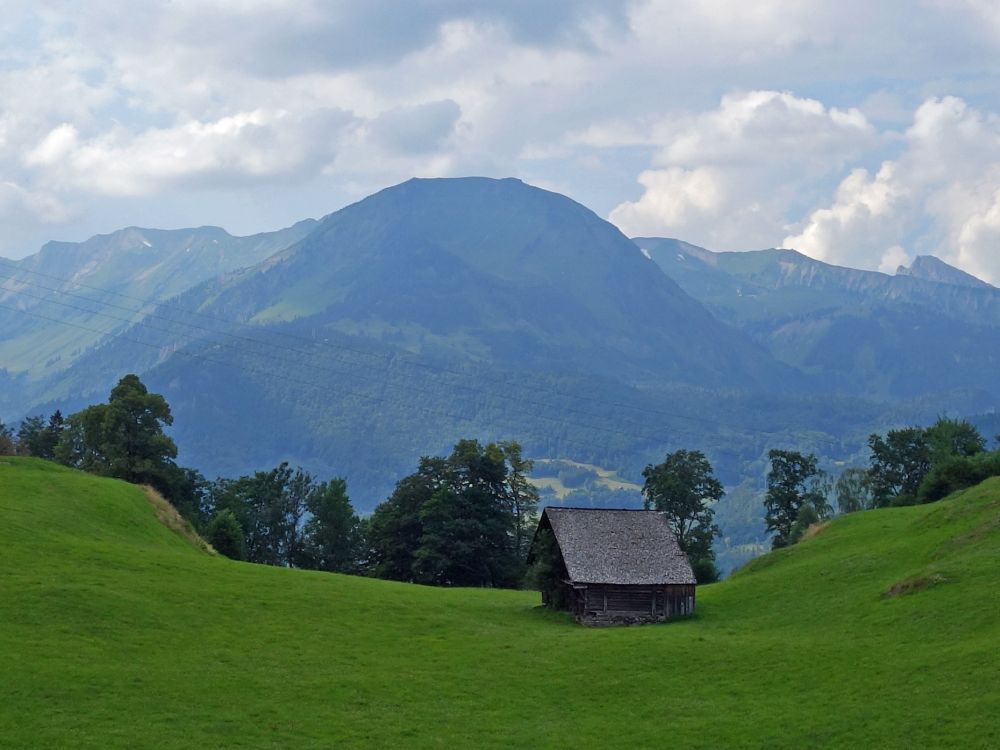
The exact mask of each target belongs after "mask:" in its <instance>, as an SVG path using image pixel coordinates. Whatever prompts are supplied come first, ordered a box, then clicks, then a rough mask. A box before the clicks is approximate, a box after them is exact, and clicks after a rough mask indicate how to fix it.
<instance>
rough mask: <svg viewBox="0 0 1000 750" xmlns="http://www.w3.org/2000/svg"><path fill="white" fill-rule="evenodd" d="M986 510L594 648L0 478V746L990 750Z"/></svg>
mask: <svg viewBox="0 0 1000 750" xmlns="http://www.w3.org/2000/svg"><path fill="white" fill-rule="evenodd" d="M998 507H1000V481H998V480H996V479H994V480H991V481H989V482H987V483H985V484H983V485H980V486H979V487H977V488H972V489H970V490H967V491H965V492H963V493H961V494H959V495H957V496H953V497H952V498H950V499H947V500H943V501H941V502H939V503H934V504H932V505H922V506H917V507H909V508H887V509H882V510H873V511H867V512H864V513H855V514H852V515H849V516H847V517H844V518H839V519H837V520H835V521H833V522H832V523H830V524H829V525H827V526H824V527H822V528H820V529H818V530H817V531H818V533H816V534H815V536H813V537H812V538H811V539H808V540H807V541H805V542H802V543H800V544H798V545H795V546H794V547H791V548H787V549H783V550H779V551H777V552H774V553H771V554H768V555H766V556H765V557H762V558H761V559H759V560H757V561H755V562H754V563H751V565H750V566H748V567H747V568H746V569H745V570H743V571H741V572H739V573H738V574H736V575H734V576H732V577H731V578H730V579H729V580H727V581H724V582H722V583H719V584H712V585H710V586H699V587H698V591H697V602H696V607H697V611H698V616H697V617H695V618H692V619H689V620H684V621H675V622H672V623H670V624H665V625H654V626H644V627H638V628H627V629H622V630H618V631H615V632H609V631H608V630H606V629H601V628H583V627H580V626H578V625H576V624H575V623H573V622H572V621H571V620H569V618H568V617H566V616H564V615H562V614H559V613H555V612H550V611H546V610H543V609H541V608H540V607H539V606H538V605H539V603H540V602H539V595H538V594H537V593H536V592H534V591H501V590H495V589H467V588H436V587H430V586H415V585H411V584H406V583H397V582H394V581H380V580H375V579H370V578H363V577H354V576H344V575H337V574H332V573H320V572H315V571H303V570H294V569H286V568H277V567H270V566H265V565H250V564H246V563H238V562H234V561H231V560H227V559H224V558H220V557H218V556H213V555H210V554H206V552H205V551H204V549H202V548H199V547H198V546H196V545H194V544H192V543H191V540H190V539H189V538H187V537H185V536H184V535H182V534H180V533H178V531H177V529H178V525H177V524H174V525H173V527H172V528H171V526H169V525H168V523H169V520H170V519H169V516H167V517H165V519H164V522H161V521H160V520H158V518H157V512H158V511H159V512H161V513H162V510H163V509H162V506H161V507H160V508H158V509H157V508H156V506H154V505H152V504H151V503H150V499H149V498H147V496H146V495H145V494H144V493H143V491H142V490H141V489H140V488H138V487H135V486H132V485H128V484H125V483H124V482H119V481H115V480H110V479H102V478H98V477H94V476H90V475H87V474H84V473H82V472H77V471H70V470H67V469H65V468H63V467H59V466H56V465H54V464H49V463H45V462H41V461H36V460H31V459H24V458H5V459H4V461H3V462H2V463H0V549H3V563H4V571H3V575H2V576H0V622H2V623H3V627H2V628H0V660H2V663H3V664H4V674H5V675H6V677H5V679H3V680H0V706H2V707H3V709H2V711H0V726H2V727H3V731H4V734H3V738H4V745H5V746H6V747H11V748H29V747H53V748H61V747H73V748H81V750H91V749H97V748H99V749H100V750H114V749H116V748H137V747H141V748H186V747H248V748H250V747H253V748H259V747H283V748H321V747H324V748H326V747H337V748H374V747H392V748H401V749H404V750H405V748H428V747H475V748H488V749H493V748H509V747H565V746H567V745H570V744H571V745H573V746H578V747H602V748H609V749H617V748H622V749H628V750H632V749H633V748H642V747H647V748H648V747H660V746H662V745H664V744H665V743H664V735H665V733H666V734H668V735H669V743H668V744H669V745H670V746H676V747H683V748H746V747H767V748H774V749H781V748H803V747H817V746H822V747H855V748H911V747H912V748H987V747H992V746H994V745H995V744H996V742H995V740H996V731H997V726H996V724H997V719H996V717H997V714H998V711H1000V696H998V692H997V690H996V689H995V688H990V687H989V686H990V685H995V682H996V668H997V642H998V639H1000V567H998V566H997V559H998V558H1000V527H998V525H997V510H998ZM598 674H599V675H604V677H602V678H600V679H595V675H598ZM484 687H487V688H488V689H484ZM42 697H44V700H42V699H41V698H42ZM776 716H780V717H781V718H780V720H777V721H776V720H775V717H776ZM247 717H253V720H248V718H247ZM471 717H475V718H474V720H470V718H471ZM567 738H571V739H567Z"/></svg>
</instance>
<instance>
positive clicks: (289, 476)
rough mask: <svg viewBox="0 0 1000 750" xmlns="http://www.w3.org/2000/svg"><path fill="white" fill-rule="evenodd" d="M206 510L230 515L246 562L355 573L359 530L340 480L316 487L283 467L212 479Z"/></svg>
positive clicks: (296, 471) (359, 549)
mask: <svg viewBox="0 0 1000 750" xmlns="http://www.w3.org/2000/svg"><path fill="white" fill-rule="evenodd" d="M206 504H207V506H208V508H211V509H212V510H213V511H214V513H215V514H216V515H217V514H218V513H219V512H222V511H229V512H230V513H232V514H233V517H234V518H235V519H236V520H237V522H238V523H239V525H240V528H241V529H242V533H243V537H242V539H243V548H244V550H245V557H246V559H247V560H249V561H250V562H255V563H262V564H264V565H282V566H288V567H300V568H312V569H315V570H327V571H332V572H339V573H350V572H357V571H358V570H359V567H360V562H359V561H360V559H361V557H363V556H364V555H363V546H364V542H363V538H362V533H361V524H360V521H359V519H358V517H357V515H356V514H355V512H354V509H353V508H352V507H351V504H350V500H349V499H348V497H347V483H346V482H345V480H343V479H333V480H331V481H329V482H317V481H316V480H315V479H313V477H312V476H311V475H310V474H309V473H308V472H306V471H303V470H302V469H301V468H298V469H292V468H291V467H290V466H289V465H288V463H287V462H283V463H281V464H280V465H278V466H276V467H275V468H273V469H271V470H270V471H258V472H256V473H254V474H253V475H250V476H242V477H239V478H237V479H217V480H216V481H215V482H213V483H212V484H211V485H210V487H209V490H208V496H207V498H206Z"/></svg>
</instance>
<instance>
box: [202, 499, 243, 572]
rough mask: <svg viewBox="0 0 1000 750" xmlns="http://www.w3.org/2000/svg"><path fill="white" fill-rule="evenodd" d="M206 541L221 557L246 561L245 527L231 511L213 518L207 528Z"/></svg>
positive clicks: (217, 514)
mask: <svg viewBox="0 0 1000 750" xmlns="http://www.w3.org/2000/svg"><path fill="white" fill-rule="evenodd" d="M205 540H206V541H207V542H208V543H209V544H211V545H212V546H213V547H214V548H215V551H216V552H218V553H219V554H220V555H225V556H226V557H229V558H232V559H233V560H245V559H246V556H247V553H246V546H245V544H244V541H243V527H242V526H240V522H239V521H238V520H237V519H236V514H235V513H233V512H232V511H231V510H222V511H219V512H218V513H216V514H215V515H214V516H212V520H211V521H209V522H208V525H207V526H206V527H205Z"/></svg>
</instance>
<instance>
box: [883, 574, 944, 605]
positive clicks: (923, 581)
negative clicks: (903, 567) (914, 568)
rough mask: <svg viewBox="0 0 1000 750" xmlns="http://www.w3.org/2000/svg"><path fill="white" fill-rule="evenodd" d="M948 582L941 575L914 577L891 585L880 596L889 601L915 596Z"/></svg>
mask: <svg viewBox="0 0 1000 750" xmlns="http://www.w3.org/2000/svg"><path fill="white" fill-rule="evenodd" d="M950 580H951V579H950V578H948V577H947V576H945V575H942V574H941V573H932V574H930V575H924V576H914V577H913V578H907V579H905V580H902V581H898V582H896V583H894V584H892V586H890V587H889V588H887V589H886V590H885V591H883V592H882V596H883V597H884V598H886V599H891V598H893V597H896V596H905V595H906V594H915V593H916V592H918V591H923V590H924V589H929V588H933V587H934V586H940V585H941V584H942V583H948V582H949V581H950Z"/></svg>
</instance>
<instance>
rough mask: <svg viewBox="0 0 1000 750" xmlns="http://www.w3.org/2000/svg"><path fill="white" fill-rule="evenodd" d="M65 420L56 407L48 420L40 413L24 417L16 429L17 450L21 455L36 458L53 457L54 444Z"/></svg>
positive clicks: (57, 440) (57, 441) (56, 442)
mask: <svg viewBox="0 0 1000 750" xmlns="http://www.w3.org/2000/svg"><path fill="white" fill-rule="evenodd" d="M64 427H65V421H64V420H63V416H62V412H60V411H59V410H58V409H57V410H56V411H55V412H54V413H53V414H52V416H51V417H49V420H48V422H46V421H45V418H44V417H43V416H41V415H38V416H34V417H26V418H25V419H23V420H22V421H21V424H20V426H19V427H18V430H17V450H18V452H19V453H21V454H22V455H26V456H35V457H36V458H46V459H50V460H51V459H53V458H55V450H56V445H57V444H58V443H59V438H60V437H61V436H62V431H63V428H64Z"/></svg>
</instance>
